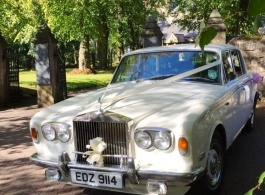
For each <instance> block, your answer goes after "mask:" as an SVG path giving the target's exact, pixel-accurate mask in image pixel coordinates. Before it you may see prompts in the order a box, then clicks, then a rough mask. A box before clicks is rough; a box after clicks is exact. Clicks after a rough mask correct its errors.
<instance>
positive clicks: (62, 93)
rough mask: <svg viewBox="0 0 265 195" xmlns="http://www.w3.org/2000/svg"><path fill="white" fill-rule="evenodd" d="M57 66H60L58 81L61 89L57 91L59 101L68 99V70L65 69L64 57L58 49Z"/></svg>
mask: <svg viewBox="0 0 265 195" xmlns="http://www.w3.org/2000/svg"><path fill="white" fill-rule="evenodd" d="M57 66H58V69H57V70H58V71H57V74H58V76H57V77H56V78H58V81H57V82H56V83H58V84H59V90H58V91H57V93H58V96H57V97H58V98H59V101H62V100H65V99H67V86H66V71H65V62H64V59H63V58H62V56H61V54H60V52H59V50H58V49H57Z"/></svg>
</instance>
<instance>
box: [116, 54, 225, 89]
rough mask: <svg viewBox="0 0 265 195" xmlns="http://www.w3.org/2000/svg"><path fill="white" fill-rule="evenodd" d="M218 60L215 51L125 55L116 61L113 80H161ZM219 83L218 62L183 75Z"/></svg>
mask: <svg viewBox="0 0 265 195" xmlns="http://www.w3.org/2000/svg"><path fill="white" fill-rule="evenodd" d="M216 60H219V55H218V54H217V53H214V52H206V51H205V52H204V53H202V52H201V51H170V52H156V53H142V54H136V55H130V56H126V57H124V58H123V59H122V61H121V62H120V64H119V67H118V69H117V71H116V72H115V75H114V77H113V79H112V83H119V82H131V81H136V82H139V81H145V80H162V79H166V78H169V77H172V76H175V75H178V74H181V73H184V72H187V71H190V70H193V69H196V68H199V67H201V66H203V65H207V64H209V63H211V62H214V61H216ZM183 80H186V81H193V82H205V83H217V84H220V66H215V67H212V68H209V69H206V70H203V71H201V72H198V73H195V74H192V75H190V76H187V77H185V78H183V79H182V81H183Z"/></svg>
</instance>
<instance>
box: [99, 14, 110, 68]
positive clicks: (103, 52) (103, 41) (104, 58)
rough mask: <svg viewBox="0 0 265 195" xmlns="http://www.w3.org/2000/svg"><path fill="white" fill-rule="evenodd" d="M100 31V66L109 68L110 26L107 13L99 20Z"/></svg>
mask: <svg viewBox="0 0 265 195" xmlns="http://www.w3.org/2000/svg"><path fill="white" fill-rule="evenodd" d="M98 27H99V32H101V36H100V37H99V39H98V60H99V67H101V68H105V69H106V68H107V64H108V40H109V28H108V24H107V18H106V16H105V15H103V16H102V17H101V20H100V21H99V22H98Z"/></svg>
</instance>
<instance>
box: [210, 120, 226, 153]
mask: <svg viewBox="0 0 265 195" xmlns="http://www.w3.org/2000/svg"><path fill="white" fill-rule="evenodd" d="M215 132H218V133H219V134H220V136H221V137H222V139H223V142H224V148H225V149H226V148H227V139H226V131H225V127H224V126H223V125H222V124H218V125H217V126H216V128H215V131H214V133H215ZM214 133H213V135H214Z"/></svg>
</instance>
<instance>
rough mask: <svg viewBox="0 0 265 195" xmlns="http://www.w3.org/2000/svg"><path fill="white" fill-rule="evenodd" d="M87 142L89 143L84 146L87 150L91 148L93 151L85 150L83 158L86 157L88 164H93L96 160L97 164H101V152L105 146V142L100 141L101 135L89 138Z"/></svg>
mask: <svg viewBox="0 0 265 195" xmlns="http://www.w3.org/2000/svg"><path fill="white" fill-rule="evenodd" d="M89 143H90V145H86V148H87V149H88V150H90V149H92V150H93V151H91V150H90V151H86V152H85V153H84V154H83V158H87V159H86V161H87V162H88V163H89V164H94V162H96V163H97V164H99V165H103V156H102V154H101V153H102V152H103V150H105V149H106V148H107V144H106V143H105V142H104V141H102V138H101V137H97V138H95V139H91V140H90V141H89ZM88 156H89V157H88Z"/></svg>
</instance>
